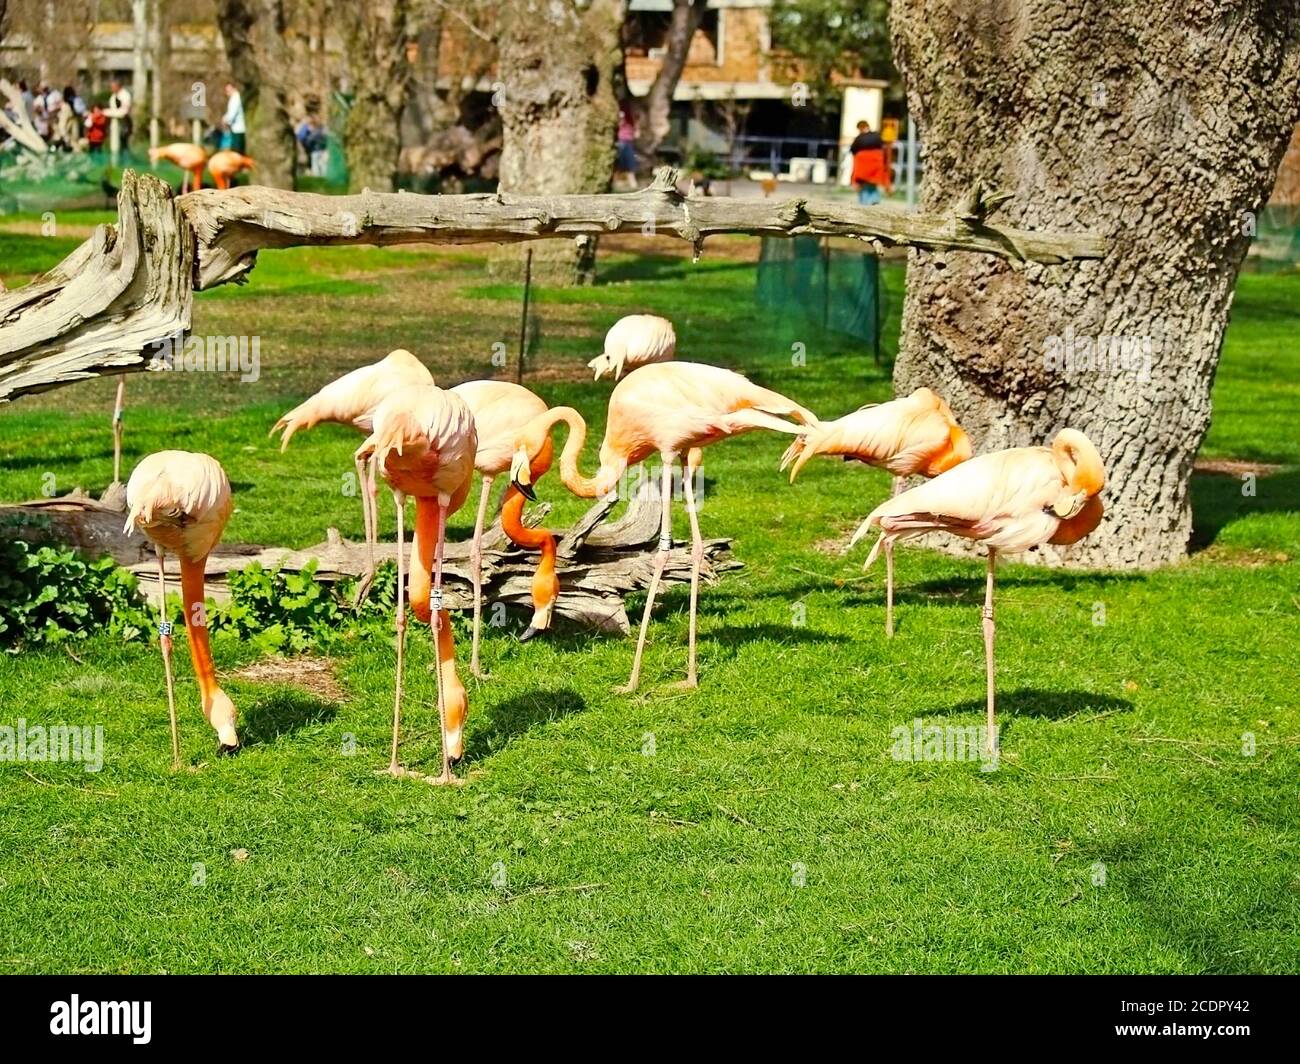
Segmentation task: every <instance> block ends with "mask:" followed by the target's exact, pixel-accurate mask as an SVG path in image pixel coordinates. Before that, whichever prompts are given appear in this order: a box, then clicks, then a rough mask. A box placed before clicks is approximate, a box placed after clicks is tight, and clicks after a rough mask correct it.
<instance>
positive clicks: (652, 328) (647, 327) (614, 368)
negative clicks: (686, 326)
mask: <svg viewBox="0 0 1300 1064" xmlns="http://www.w3.org/2000/svg"><path fill="white" fill-rule="evenodd" d="M676 353H677V333H676V332H675V331H674V330H673V323H672V322H671V321H669V320H668V319H667V318H661V317H659V316H658V315H656V314H629V315H627V316H626V317H623V318H619V319H618V321H616V322H614V324H613V325H611V326H610V329H609V332H607V333H606V334H605V350H604V351H602V352H601V353H600V354H599V355H597V356H596V357H595V358H593V359H592V360H591V361H590V362H588V363H587V366H588V368H589V369H594V370H595V371H596V377H595V379H596V380H600V378H601V375H602V374H605V373H608V374H609V375H610V376H611V377H613V378H614V380H618V379H619V378H620V377H621V376H623V373H624V371H629V372H630V371H631V370H634V369H636V368H637V367H639V366H646V365H649V364H650V363H652V362H671V361H672V359H673V357H674V356H675V355H676Z"/></svg>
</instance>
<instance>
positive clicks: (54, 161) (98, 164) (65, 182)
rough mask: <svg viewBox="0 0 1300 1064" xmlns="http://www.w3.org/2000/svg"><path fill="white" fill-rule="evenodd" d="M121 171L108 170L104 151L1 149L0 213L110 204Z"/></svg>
mask: <svg viewBox="0 0 1300 1064" xmlns="http://www.w3.org/2000/svg"><path fill="white" fill-rule="evenodd" d="M134 165H136V166H139V162H138V161H137V162H136V163H135V164H134ZM145 168H146V169H147V168H148V165H147V162H146V164H145ZM120 172H121V171H120V169H118V170H110V167H109V161H108V156H107V155H106V154H104V155H90V154H89V153H76V152H51V153H50V154H48V155H36V154H35V153H33V152H29V151H17V152H15V151H6V152H0V214H14V213H16V212H18V211H22V212H34V213H41V212H43V211H53V210H70V209H73V208H77V207H104V206H106V205H107V206H111V205H112V193H111V186H112V185H114V184H115V183H116V180H117V177H116V175H117V174H118V173H120ZM161 176H163V178H164V180H166V179H167V178H168V177H169V176H170V175H167V174H162V175H161ZM106 183H107V184H106Z"/></svg>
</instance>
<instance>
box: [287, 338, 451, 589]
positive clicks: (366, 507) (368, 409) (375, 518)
mask: <svg viewBox="0 0 1300 1064" xmlns="http://www.w3.org/2000/svg"><path fill="white" fill-rule="evenodd" d="M432 383H433V374H432V373H430V372H429V370H428V368H427V367H426V366H425V365H424V363H423V362H421V361H420V360H419V359H418V358H416V357H415V356H414V355H413V354H411V352H410V351H407V350H405V349H403V348H400V347H399V348H398V349H397V350H396V351H390V352H389V353H388V354H387V355H385V356H384V357H383V358H381V359H380V360H379V361H378V362H374V363H372V364H371V365H368V366H361V367H359V368H357V369H354V370H352V372H350V373H345V374H344V375H343V376H342V377H339V378H338V379H337V380H334V381H330V383H329V384H327V385H325V387H324V388H322V389H321V390H320V391H318V392H317V393H316V394H315V395H313V396H312V397H311V398H309V399H306V400H304V401H303V402H301V403H299V404H298V405H297V406H295V407H294V408H293V409H292V410H290V411H288V412H287V413H285V414H282V415H281V416H280V419H279V420H278V421H277V422H276V423H275V424H274V425H272V426H271V432H270V435H274V434H275V433H277V432H280V431H281V430H283V433H282V435H281V436H280V453H281V454H283V453H284V452H285V450H286V449H287V448H288V446H289V441H290V440H291V439H293V436H294V433H296V432H297V431H299V430H300V429H310V428H312V427H314V426H315V425H319V424H320V423H321V422H322V421H327V422H333V423H335V424H339V425H351V426H352V427H353V428H354V429H356V430H357V431H358V432H360V433H363V434H365V435H369V434H370V433H371V432H372V431H374V417H375V410H376V409H377V408H378V406H379V404H380V403H381V402H383V400H384V399H386V398H387V397H388V396H389V395H391V394H393V393H394V392H398V391H403V390H405V389H408V388H413V387H420V386H422V385H426V384H432ZM356 474H357V489H358V491H359V492H360V494H361V518H362V523H363V525H364V526H365V535H366V571H365V573H364V574H363V575H362V577H361V580H360V581H359V582H358V584H357V592H356V602H357V603H360V602H361V600H362V599H364V598H365V597H366V592H367V591H369V590H370V585H371V584H372V583H373V582H374V579H375V542H376V540H377V539H378V536H379V510H378V507H377V505H376V503H375V470H374V468H373V467H372V468H371V469H370V470H369V472H368V473H367V470H366V468H365V466H364V465H363V464H362V463H361V461H360V460H359V459H357V460H356Z"/></svg>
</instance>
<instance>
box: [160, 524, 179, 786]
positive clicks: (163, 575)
mask: <svg viewBox="0 0 1300 1064" xmlns="http://www.w3.org/2000/svg"><path fill="white" fill-rule="evenodd" d="M158 649H159V650H161V651H162V659H163V672H164V673H166V675H167V717H168V720H170V721H171V726H172V771H173V772H176V771H178V770H179V769H180V767H181V733H180V727H179V725H178V724H177V723H176V681H175V680H174V679H173V677H172V623H171V621H169V620H168V619H167V572H166V570H165V569H164V568H163V552H162V548H161V547H159V548H158Z"/></svg>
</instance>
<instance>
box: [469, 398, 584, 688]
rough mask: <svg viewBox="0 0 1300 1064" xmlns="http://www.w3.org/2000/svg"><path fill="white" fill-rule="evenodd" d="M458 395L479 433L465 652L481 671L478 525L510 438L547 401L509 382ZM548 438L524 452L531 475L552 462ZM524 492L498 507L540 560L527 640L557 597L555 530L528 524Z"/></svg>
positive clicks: (541, 627) (545, 622)
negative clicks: (479, 478)
mask: <svg viewBox="0 0 1300 1064" xmlns="http://www.w3.org/2000/svg"><path fill="white" fill-rule="evenodd" d="M451 391H452V394H454V395H458V396H460V397H461V398H462V399H463V400H464V401H465V403H466V405H468V406H469V408H470V411H471V412H472V413H473V415H474V426H475V428H476V430H477V432H478V451H477V453H476V454H475V456H474V468H475V469H477V470H478V471H479V473H481V474H482V475H483V488H482V491H481V493H480V495H479V503H478V515H477V517H476V518H475V520H474V539H473V541H472V542H471V545H470V563H469V564H470V575H471V577H472V579H473V582H474V636H473V649H472V650H471V652H470V671H471V672H473V674H474V675H475V676H482V675H483V673H482V672H481V670H480V668H479V630H480V626H481V617H482V598H483V590H482V579H483V551H482V539H483V524H484V522H485V520H486V517H487V506H488V497H489V495H490V494H491V492H492V483H493V481H494V480H495V478H496V477H497V476H499V475H500V474H502V473H505V472H508V471H509V469H510V466H511V462H512V460H513V458H514V444H515V438H516V437H517V436H518V435H519V428H520V426H521V425H526V424H527V423H528V422H530V421H531V420H532V419H533V418H535V417H538V416H539V415H541V414H544V413H545V412H546V409H547V406H546V401H545V400H544V399H542V398H541V397H540V396H538V395H536V394H534V393H533V392H530V391H529V390H528V389H527V388H524V387H523V386H521V385H518V384H512V383H510V382H509V381H466V382H465V383H464V384H458V385H456V387H454V388H452V389H451ZM551 455H552V450H551V441H550V439H549V438H547V437H542V439H541V440H540V441H539V443H538V445H537V447H536V448H535V449H534V450H531V451H529V455H528V458H529V463H530V470H531V475H532V478H533V480H536V479H537V478H539V477H541V476H542V474H544V473H545V472H546V471H547V470H548V469H550V467H551ZM523 506H524V497H523V495H522V494H521V493H520V492H519V491H517V490H516V489H514V488H513V487H510V488H507V489H506V497H505V500H504V502H503V504H502V507H501V528H502V531H504V532H505V533H506V535H507V536H509V537H510V539H511V540H512V541H513V542H514V543H516V544H517V545H518V546H520V547H524V548H526V549H529V550H534V549H536V550H540V551H541V559H540V560H539V562H538V565H537V569H536V571H535V572H534V574H533V588H532V598H533V618H532V620H531V621H530V622H529V624H528V628H527V629H526V630H525V631H524V633H523V635H521V636H520V637H519V638H520V641H521V642H527V641H528V640H529V639H532V638H533V636H535V635H537V633H538V632H543V631H545V630H546V629H547V628H549V627H550V625H551V614H552V612H553V611H554V609H555V602H556V599H557V598H558V597H559V593H560V584H559V580H558V578H557V577H556V575H555V535H554V533H552V532H550V531H549V530H547V529H544V528H527V527H525V525H524V523H523Z"/></svg>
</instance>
